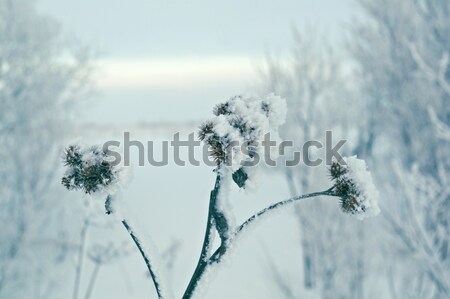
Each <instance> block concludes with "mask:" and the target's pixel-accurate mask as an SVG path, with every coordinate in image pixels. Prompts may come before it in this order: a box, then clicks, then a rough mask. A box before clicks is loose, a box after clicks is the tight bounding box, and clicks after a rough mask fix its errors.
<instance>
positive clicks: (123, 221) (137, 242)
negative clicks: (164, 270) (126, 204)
mask: <svg viewBox="0 0 450 299" xmlns="http://www.w3.org/2000/svg"><path fill="white" fill-rule="evenodd" d="M122 224H123V226H124V227H125V228H126V230H127V231H128V233H129V234H130V236H131V238H132V239H133V241H134V243H135V244H136V247H137V248H138V249H139V252H140V253H141V255H142V257H143V258H144V261H145V264H146V265H147V269H148V272H149V273H150V276H151V278H152V280H153V284H154V285H155V289H156V293H157V294H158V298H160V299H161V298H163V295H162V292H161V284H160V283H159V282H158V278H157V277H156V274H155V272H154V269H153V267H152V264H151V262H150V259H149V258H148V256H147V254H146V253H145V251H144V249H143V248H142V245H141V241H140V240H139V238H138V237H137V236H136V234H135V233H134V231H133V230H132V229H131V227H130V225H129V223H128V222H127V221H126V220H125V219H124V220H122Z"/></svg>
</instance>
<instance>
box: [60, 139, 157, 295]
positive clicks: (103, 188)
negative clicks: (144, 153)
mask: <svg viewBox="0 0 450 299" xmlns="http://www.w3.org/2000/svg"><path fill="white" fill-rule="evenodd" d="M112 158H113V157H111V156H110V154H109V153H108V151H104V150H103V149H102V148H101V147H100V146H90V147H83V146H80V145H71V146H69V147H68V148H67V149H66V151H65V154H64V157H63V163H64V165H65V166H66V167H67V170H66V172H65V175H64V176H63V178H62V180H61V183H62V184H63V185H64V186H65V187H66V188H67V189H68V190H82V191H84V192H85V193H86V194H103V195H105V196H106V198H105V210H106V214H108V215H110V214H113V213H114V214H115V215H116V216H118V217H119V218H120V221H121V222H122V224H123V226H124V227H125V229H126V230H127V232H128V234H129V235H130V236H131V238H132V240H133V241H134V243H135V244H136V246H137V248H138V249H139V252H140V253H141V255H142V257H143V259H144V261H145V264H146V265H147V268H148V271H149V273H150V276H151V278H152V280H153V283H154V285H155V288H156V292H157V294H158V297H160V298H162V297H163V290H162V288H161V284H160V282H159V277H158V275H157V274H156V271H155V269H154V266H153V265H152V264H151V262H150V258H149V256H148V253H147V252H146V250H145V249H144V246H143V243H142V239H141V238H140V237H139V236H138V235H137V234H136V232H135V231H134V230H133V229H132V226H131V224H130V222H129V221H128V220H127V219H125V218H124V217H123V215H120V214H119V213H118V211H117V208H116V206H115V198H116V193H117V192H118V191H119V189H120V184H121V183H122V182H123V180H124V176H123V172H124V171H123V168H121V167H118V166H115V165H113V164H112V163H111V162H112V161H113V160H112Z"/></svg>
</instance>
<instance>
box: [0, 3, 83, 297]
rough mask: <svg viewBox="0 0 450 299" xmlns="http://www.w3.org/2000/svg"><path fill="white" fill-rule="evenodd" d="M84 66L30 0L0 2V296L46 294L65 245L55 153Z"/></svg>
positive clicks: (73, 46)
mask: <svg viewBox="0 0 450 299" xmlns="http://www.w3.org/2000/svg"><path fill="white" fill-rule="evenodd" d="M89 62H90V60H89V55H87V52H86V51H85V50H83V49H81V48H78V47H77V46H76V44H73V43H71V42H70V41H69V40H67V39H65V38H64V36H63V35H62V33H61V30H60V26H59V24H58V23H57V22H56V21H55V20H53V19H52V18H49V17H47V16H44V15H41V14H40V13H38V12H37V11H36V8H35V5H34V1H27V0H1V1H0V144H1V146H0V223H1V224H2V233H1V234H0V297H8V298H12V297H15V296H20V297H37V296H44V297H45V296H48V295H49V292H51V291H53V290H52V289H51V288H53V286H51V284H52V283H47V282H48V281H47V282H46V281H45V277H46V275H47V274H49V273H51V272H52V271H50V270H51V269H52V266H53V265H55V264H58V263H61V262H62V260H63V259H64V256H65V254H66V249H65V248H67V247H68V246H69V245H68V244H64V243H65V242H66V240H65V239H64V238H63V236H64V234H65V233H64V229H66V228H67V226H65V225H64V224H63V223H60V222H61V220H60V217H56V216H57V215H58V214H59V213H62V211H63V210H64V209H62V206H61V205H60V200H59V196H60V194H58V193H59V192H58V191H57V189H54V188H53V187H55V184H54V177H55V175H56V173H57V172H58V168H59V167H58V158H57V155H58V152H59V150H58V148H59V146H60V144H61V143H62V141H63V139H64V135H65V134H66V133H67V132H68V130H69V128H70V125H69V124H70V122H71V120H70V115H71V114H70V112H71V110H72V109H73V104H74V99H75V97H76V95H77V94H80V93H82V92H84V91H86V90H87V88H88V84H86V83H87V80H88V78H89V73H90V64H89ZM57 223H58V224H57ZM50 247H51V248H52V252H55V253H56V254H55V255H48V254H46V253H45V252H49V251H48V250H49V248H50ZM69 247H70V246H69ZM31 288H33V290H34V292H35V293H34V294H33V293H30V292H31Z"/></svg>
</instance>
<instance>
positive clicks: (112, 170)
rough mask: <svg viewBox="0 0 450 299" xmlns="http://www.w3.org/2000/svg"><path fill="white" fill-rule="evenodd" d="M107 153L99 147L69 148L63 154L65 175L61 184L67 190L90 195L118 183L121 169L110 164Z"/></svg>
mask: <svg viewBox="0 0 450 299" xmlns="http://www.w3.org/2000/svg"><path fill="white" fill-rule="evenodd" d="M108 158H109V156H108V152H106V151H103V150H102V148H101V147H99V146H92V147H87V148H82V147H80V146H79V145H71V146H69V147H68V148H67V149H66V151H65V154H64V165H65V166H67V170H66V173H65V175H64V177H63V178H62V180H61V182H62V184H63V185H64V187H66V188H67V189H69V190H73V189H75V190H77V189H81V190H83V191H84V192H85V193H87V194H90V193H94V192H96V191H100V190H102V189H105V188H111V187H112V186H113V185H114V184H115V183H117V182H118V181H119V174H120V172H121V169H120V168H118V167H117V166H114V165H112V164H111V159H108Z"/></svg>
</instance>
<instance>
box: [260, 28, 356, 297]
mask: <svg viewBox="0 0 450 299" xmlns="http://www.w3.org/2000/svg"><path fill="white" fill-rule="evenodd" d="M347 69H348V66H347V65H346V64H345V63H343V62H342V61H341V60H340V59H339V58H338V55H337V53H335V51H333V50H332V47H331V45H330V43H329V42H328V41H327V39H326V36H325V35H324V34H323V33H320V32H319V31H318V30H317V29H314V28H307V29H306V30H303V31H302V32H300V31H297V30H295V31H294V48H293V50H292V52H291V56H290V58H289V59H283V58H281V59H275V58H273V57H270V56H269V57H268V58H267V59H266V64H265V68H264V69H263V70H262V78H263V88H264V89H265V90H267V91H274V92H275V93H277V94H281V95H283V96H284V97H286V101H287V103H288V107H289V109H288V114H287V119H286V124H285V125H284V126H283V127H282V129H281V130H280V135H281V136H282V138H283V139H284V140H291V141H293V142H294V144H295V146H294V147H293V148H290V149H289V150H295V151H302V150H303V148H302V146H303V144H304V143H305V142H307V141H310V140H320V141H322V144H324V142H325V132H326V131H327V130H333V137H334V140H335V142H337V140H339V137H344V136H348V135H349V134H350V131H349V129H350V127H351V122H352V118H351V117H349V115H350V114H351V111H357V110H358V109H357V105H356V104H357V103H354V101H352V96H351V89H352V86H351V85H350V84H349V81H348V78H347V77H346V76H347V75H348V72H347ZM322 150H323V149H322ZM344 150H347V152H348V151H349V150H351V145H350V144H348V145H347V146H346V148H343V149H342V150H341V151H340V152H341V154H344ZM304 154H305V153H302V155H304ZM306 155H308V156H309V157H310V159H312V160H314V159H316V158H317V157H320V158H322V159H324V161H325V157H324V155H323V151H322V152H321V151H320V150H317V151H314V149H313V148H311V150H310V153H306ZM303 157H304V156H302V159H303ZM285 158H286V160H291V159H292V158H293V153H292V152H291V153H287V155H286V156H285ZM281 164H282V165H285V161H283V163H280V164H279V165H281ZM280 170H281V171H282V172H283V173H284V175H285V177H286V181H287V184H288V187H289V190H290V193H291V194H292V195H294V194H298V193H299V192H309V191H311V189H314V188H318V187H321V186H322V185H323V184H324V182H326V181H325V180H324V178H323V169H321V168H318V167H309V166H307V165H305V163H301V164H299V165H296V166H295V167H284V166H283V167H281V168H280ZM304 205H305V206H308V207H307V208H305V206H304V207H296V209H295V213H296V216H297V219H298V223H299V228H300V240H301V247H300V250H299V251H298V252H299V253H301V254H302V256H303V259H302V260H303V264H302V269H303V288H302V291H297V292H300V293H297V292H296V291H295V289H293V288H292V289H289V287H290V286H294V285H297V284H298V282H294V281H291V282H286V281H284V282H283V284H278V286H279V288H280V290H281V291H282V293H283V294H284V295H285V296H286V297H292V296H294V297H299V296H302V295H304V294H305V293H304V292H305V291H307V292H308V293H307V294H311V292H312V293H316V294H318V296H320V297H325V298H328V297H330V298H340V297H343V298H354V297H357V298H360V297H362V296H363V280H364V273H363V272H364V265H363V264H364V250H363V249H364V238H363V237H364V236H363V224H362V223H358V224H357V225H355V223H354V222H352V221H348V219H345V216H344V217H342V215H341V213H339V210H338V209H336V208H335V207H332V206H330V205H327V204H326V200H325V201H322V200H315V201H311V202H305V204H304ZM325 215H326V216H325ZM355 235H358V238H352V236H355ZM342 240H346V241H345V242H342ZM270 273H272V274H273V273H277V271H272V272H270ZM273 281H274V282H277V281H279V282H281V280H279V279H277V278H276V277H274V279H273Z"/></svg>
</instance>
